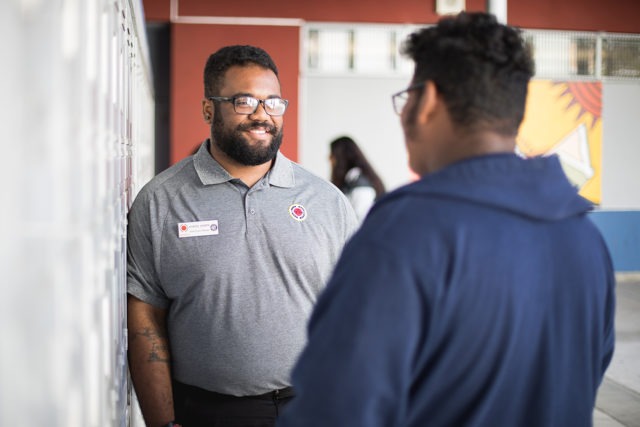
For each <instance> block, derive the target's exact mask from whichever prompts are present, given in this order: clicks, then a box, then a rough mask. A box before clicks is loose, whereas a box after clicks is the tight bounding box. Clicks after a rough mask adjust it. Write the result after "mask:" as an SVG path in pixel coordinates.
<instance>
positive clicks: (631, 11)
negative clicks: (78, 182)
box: [143, 0, 640, 163]
mask: <svg viewBox="0 0 640 427" xmlns="http://www.w3.org/2000/svg"><path fill="white" fill-rule="evenodd" d="M173 1H175V4H176V5H177V14H178V18H180V17H185V16H196V17H254V18H290V19H300V20H304V21H312V22H313V21H315V22H371V23H424V24H430V23H434V22H436V21H437V20H438V18H439V17H438V15H436V14H435V0H396V1H395V2H393V3H391V4H384V3H381V2H380V1H378V0H358V1H356V0H322V1H311V0H279V1H275V2H271V3H265V2H264V1H257V0H245V1H243V2H231V1H218V0H173ZM171 2H172V0H143V5H144V10H145V17H146V19H147V20H148V21H165V22H166V21H169V20H170V4H171ZM486 3H487V1H486V0H466V8H467V10H468V11H484V10H486ZM507 13H508V16H507V21H508V23H509V24H511V25H515V26H518V27H522V28H531V29H534V28H535V29H554V30H579V31H608V32H626V33H640V0H616V1H615V2H607V1H604V0H564V1H561V2H559V1H557V0H517V1H516V0H511V1H509V2H508V4H507ZM177 22H178V23H175V22H174V23H173V24H172V26H171V30H172V50H171V55H172V59H171V62H172V69H171V124H170V125H171V163H175V162H176V161H178V160H180V159H181V158H183V157H184V156H186V155H188V154H189V153H190V152H191V150H192V149H193V147H194V146H195V145H196V144H198V142H200V141H202V140H203V139H204V138H206V137H207V136H208V127H207V126H206V125H205V124H204V122H203V121H202V117H201V116H202V115H201V107H200V106H201V101H202V96H203V94H202V91H203V88H202V86H203V83H202V72H203V69H204V64H205V61H206V60H207V57H208V56H209V55H210V54H211V53H213V52H214V51H215V50H217V49H218V48H220V47H222V46H224V45H227V44H252V45H257V46H260V47H262V48H264V49H265V50H266V51H267V52H269V53H270V54H271V55H272V57H273V58H274V60H275V61H276V64H277V65H278V68H279V71H280V81H281V83H282V94H283V96H284V97H286V98H287V99H289V101H290V104H289V105H290V107H289V110H288V111H287V114H286V116H285V138H284V142H283V146H282V151H283V153H284V154H285V155H287V156H288V157H289V158H291V159H292V160H297V158H298V148H297V147H298V105H297V100H298V72H299V55H300V46H299V45H300V35H299V30H300V29H299V27H295V26H271V25H260V26H258V25H255V26H236V25H213V24H197V25H196V24H186V23H179V22H180V20H179V19H178V21H177Z"/></svg>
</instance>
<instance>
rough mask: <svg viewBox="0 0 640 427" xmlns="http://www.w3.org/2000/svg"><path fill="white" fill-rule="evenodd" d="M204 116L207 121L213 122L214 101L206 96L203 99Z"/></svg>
mask: <svg viewBox="0 0 640 427" xmlns="http://www.w3.org/2000/svg"><path fill="white" fill-rule="evenodd" d="M202 118H203V119H204V121H205V123H207V124H211V119H213V101H211V100H210V99H207V98H204V99H203V100H202Z"/></svg>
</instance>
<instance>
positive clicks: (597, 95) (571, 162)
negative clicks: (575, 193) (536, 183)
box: [517, 80, 602, 204]
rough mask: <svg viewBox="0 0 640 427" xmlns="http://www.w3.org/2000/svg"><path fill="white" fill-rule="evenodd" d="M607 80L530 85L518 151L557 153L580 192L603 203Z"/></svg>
mask: <svg viewBox="0 0 640 427" xmlns="http://www.w3.org/2000/svg"><path fill="white" fill-rule="evenodd" d="M601 111H602V84H601V83H600V82H553V81H546V80H535V81H532V82H531V83H529V95H528V97H527V106H526V110H525V117H524V121H523V122H522V126H521V127H520V133H519V134H518V139H517V150H518V151H519V152H520V153H521V154H523V155H524V156H527V157H531V156H540V155H542V156H547V155H551V154H557V155H558V157H559V158H560V162H561V163H562V168H563V170H564V171H565V173H566V174H567V177H568V178H569V180H570V181H571V182H572V183H573V184H574V185H575V186H577V187H578V188H579V189H580V194H581V195H582V196H583V197H585V198H587V199H589V200H590V201H592V202H593V203H596V204H599V203H600V200H601V172H602V170H601V165H602V161H601V159H602V119H601Z"/></svg>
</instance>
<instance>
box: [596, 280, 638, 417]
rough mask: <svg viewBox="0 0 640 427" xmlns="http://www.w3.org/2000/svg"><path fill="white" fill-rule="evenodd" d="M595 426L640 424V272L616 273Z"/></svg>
mask: <svg viewBox="0 0 640 427" xmlns="http://www.w3.org/2000/svg"><path fill="white" fill-rule="evenodd" d="M593 425H594V426H595V427H640V275H638V274H634V275H619V276H618V284H617V312H616V348H615V353H614V355H613V360H612V361H611V365H609V369H607V372H606V374H605V379H604V381H603V382H602V385H601V386H600V390H599V392H598V398H597V401H596V410H595V411H594V415H593Z"/></svg>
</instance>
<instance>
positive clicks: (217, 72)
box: [204, 45, 278, 98]
mask: <svg viewBox="0 0 640 427" xmlns="http://www.w3.org/2000/svg"><path fill="white" fill-rule="evenodd" d="M252 64H254V65H258V66H260V67H263V68H266V69H269V70H271V71H273V72H274V74H275V75H276V76H277V75H278V68H277V67H276V64H275V62H273V59H271V56H269V54H268V53H267V52H265V51H264V50H263V49H261V48H259V47H255V46H247V45H234V46H226V47H223V48H221V49H219V50H218V51H217V52H215V53H213V54H211V55H210V56H209V59H207V64H206V65H205V67H204V96H205V98H206V97H210V96H218V95H219V94H220V93H219V91H220V87H221V86H222V79H223V78H224V73H225V72H226V71H227V70H228V69H229V68H231V67H233V66H247V65H252Z"/></svg>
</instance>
